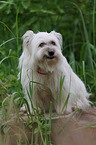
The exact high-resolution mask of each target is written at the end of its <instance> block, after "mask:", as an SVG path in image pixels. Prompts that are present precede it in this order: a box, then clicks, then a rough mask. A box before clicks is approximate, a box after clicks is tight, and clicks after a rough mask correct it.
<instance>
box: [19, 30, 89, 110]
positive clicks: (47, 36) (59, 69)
mask: <svg viewBox="0 0 96 145" xmlns="http://www.w3.org/2000/svg"><path fill="white" fill-rule="evenodd" d="M61 48H62V36H61V34H60V33H57V32H55V31H52V32H50V33H47V32H39V33H37V34H35V33H33V31H27V32H26V33H25V34H24V36H23V53H22V55H21V57H20V59H19V69H22V71H21V84H22V87H23V89H24V90H25V96H26V98H27V100H28V103H29V106H30V109H31V111H32V108H31V103H30V99H29V97H28V96H29V95H31V96H32V103H33V107H36V104H38V107H39V108H40V110H41V111H42V110H43V108H45V111H49V108H50V102H52V105H53V106H52V107H53V110H54V111H56V112H57V113H60V111H62V113H64V111H65V109H64V107H65V105H64V103H65V100H67V101H68V102H67V106H66V107H67V108H66V111H67V112H71V111H72V108H73V107H78V108H81V109H85V108H86V107H89V106H90V104H89V103H90V101H88V97H89V95H90V94H88V93H87V91H86V88H85V85H84V84H83V82H82V81H81V80H80V79H79V77H78V76H77V75H76V74H75V73H74V72H73V71H72V69H71V67H70V65H69V64H68V62H67V60H66V58H65V57H64V56H63V55H62V51H61ZM60 80H62V81H60ZM37 82H38V83H37ZM60 83H62V85H61V89H60ZM29 84H31V86H32V89H33V92H31V91H32V89H31V91H30V89H29V88H30V85H29ZM31 93H33V95H32V94H31ZM60 94H61V95H60ZM60 100H61V102H60ZM23 109H24V107H23V108H22V110H23Z"/></svg>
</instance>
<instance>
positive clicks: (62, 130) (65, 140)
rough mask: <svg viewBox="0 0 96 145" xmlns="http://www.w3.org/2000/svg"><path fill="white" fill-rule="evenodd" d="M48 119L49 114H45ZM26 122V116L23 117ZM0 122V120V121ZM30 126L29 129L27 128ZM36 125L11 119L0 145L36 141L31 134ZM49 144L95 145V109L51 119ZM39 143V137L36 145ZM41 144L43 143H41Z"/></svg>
mask: <svg viewBox="0 0 96 145" xmlns="http://www.w3.org/2000/svg"><path fill="white" fill-rule="evenodd" d="M46 117H47V118H48V119H49V114H46ZM23 119H24V120H27V119H28V118H27V116H26V115H25V116H24V117H23ZM0 122H2V120H1V119H0ZM29 126H31V128H30V127H29ZM35 128H37V124H36V123H34V124H31V123H29V124H26V123H24V121H23V122H22V119H21V121H20V120H19V121H18V119H13V120H11V121H10V122H9V123H8V127H7V130H6V127H5V128H4V129H5V130H4V129H3V131H2V136H1V137H0V140H1V143H2V145H16V144H17V140H20V142H22V143H23V142H25V143H27V144H29V143H30V141H31V139H32V138H33V142H34V141H35V140H36V135H34V134H33V131H34V129H35ZM51 142H52V144H53V145H96V108H90V109H88V110H86V111H82V110H79V111H77V112H76V113H75V115H73V113H72V114H69V115H62V116H57V117H56V115H55V117H52V125H51ZM40 143H41V139H40V136H39V138H38V144H40ZM41 144H43V143H41Z"/></svg>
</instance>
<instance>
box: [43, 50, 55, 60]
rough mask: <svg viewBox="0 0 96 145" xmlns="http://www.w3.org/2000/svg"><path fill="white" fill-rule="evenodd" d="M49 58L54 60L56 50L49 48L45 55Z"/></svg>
mask: <svg viewBox="0 0 96 145" xmlns="http://www.w3.org/2000/svg"><path fill="white" fill-rule="evenodd" d="M45 56H46V58H47V59H49V60H52V59H54V57H55V51H54V50H49V51H48V53H47V54H46V55H45Z"/></svg>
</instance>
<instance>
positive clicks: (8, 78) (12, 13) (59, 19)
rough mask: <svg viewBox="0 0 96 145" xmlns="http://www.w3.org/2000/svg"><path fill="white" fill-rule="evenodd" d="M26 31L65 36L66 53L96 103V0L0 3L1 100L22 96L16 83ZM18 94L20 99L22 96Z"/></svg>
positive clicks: (15, 0) (64, 51) (24, 0)
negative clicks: (54, 32)
mask: <svg viewBox="0 0 96 145" xmlns="http://www.w3.org/2000/svg"><path fill="white" fill-rule="evenodd" d="M27 30H33V31H34V32H35V33H37V32H38V31H47V32H50V31H52V30H55V31H57V32H59V33H61V34H62V36H63V54H64V56H65V57H66V58H67V59H68V61H69V63H70V64H71V66H72V68H73V70H74V72H76V73H77V74H78V75H79V77H80V78H81V79H82V80H83V81H84V83H85V84H86V87H87V90H88V91H89V92H91V93H92V94H93V95H92V97H91V99H92V100H94V101H95V100H96V99H95V96H96V0H53V1H52V0H29V1H27V0H22V1H21V0H7V1H0V97H1V102H2V100H3V99H4V97H6V96H8V95H9V94H12V93H14V92H19V95H21V94H22V93H21V92H22V91H21V86H20V84H18V81H17V74H18V69H17V66H18V59H19V56H20V55H21V52H22V39H21V37H22V35H23V34H24V33H25V32H26V31H27ZM19 95H18V96H19Z"/></svg>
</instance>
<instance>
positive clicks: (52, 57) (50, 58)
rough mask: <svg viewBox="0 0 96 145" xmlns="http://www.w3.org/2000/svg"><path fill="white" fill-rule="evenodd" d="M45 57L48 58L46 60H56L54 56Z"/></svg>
mask: <svg viewBox="0 0 96 145" xmlns="http://www.w3.org/2000/svg"><path fill="white" fill-rule="evenodd" d="M45 57H46V59H49V60H52V59H54V58H55V57H54V56H45Z"/></svg>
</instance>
